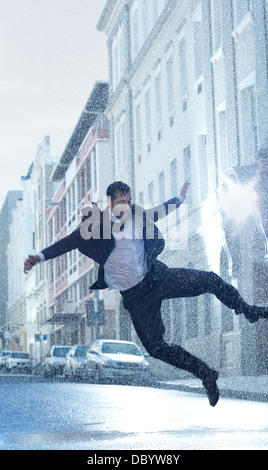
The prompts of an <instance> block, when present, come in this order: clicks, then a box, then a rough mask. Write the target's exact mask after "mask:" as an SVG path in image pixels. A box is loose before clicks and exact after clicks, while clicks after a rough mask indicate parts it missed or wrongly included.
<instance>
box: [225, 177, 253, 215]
mask: <svg viewBox="0 0 268 470" xmlns="http://www.w3.org/2000/svg"><path fill="white" fill-rule="evenodd" d="M255 184H256V181H255V179H253V180H251V181H250V182H249V183H246V184H241V183H237V182H236V181H233V180H232V179H230V178H227V177H224V189H223V191H222V193H221V195H220V202H221V206H222V209H223V211H224V213H225V216H226V217H227V219H231V220H232V221H233V222H235V223H236V224H244V223H245V222H246V220H247V219H248V217H257V214H258V196H257V193H256V191H255Z"/></svg>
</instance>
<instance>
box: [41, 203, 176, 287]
mask: <svg viewBox="0 0 268 470" xmlns="http://www.w3.org/2000/svg"><path fill="white" fill-rule="evenodd" d="M180 204H181V202H180V200H179V199H178V198H176V197H175V198H172V199H169V200H168V201H166V202H165V203H164V204H161V205H159V206H155V207H153V208H152V209H149V210H145V209H144V208H142V207H141V206H137V205H135V204H133V205H132V206H131V211H132V214H135V212H139V214H141V215H142V217H143V239H144V248H145V251H146V255H147V265H148V270H149V272H150V273H151V274H152V276H153V278H154V279H156V280H161V279H163V277H164V275H165V271H166V269H167V267H166V266H165V264H164V263H162V262H160V261H158V260H157V259H156V258H157V256H158V255H159V254H160V253H161V252H162V251H163V249H164V246H165V241H164V239H163V236H162V234H161V232H160V230H159V229H158V227H157V226H156V225H155V223H154V222H157V220H158V219H159V218H162V217H164V216H166V215H167V214H168V213H170V212H171V210H174V209H175V208H177V207H179V206H180ZM96 207H97V211H98V214H97V215H98V217H96V218H92V211H90V210H89V211H88V214H87V216H86V217H84V218H83V220H82V224H81V226H80V227H78V228H77V229H76V230H74V231H73V232H72V233H71V234H70V235H68V236H67V237H64V238H62V239H61V240H59V241H57V242H56V243H54V244H53V245H51V246H49V247H47V248H45V249H44V250H42V253H43V255H44V257H45V259H46V260H49V259H53V258H56V257H57V256H60V255H62V254H64V253H67V252H68V251H71V250H75V249H76V248H77V249H78V250H79V251H80V252H81V253H83V254H84V255H86V256H88V257H89V258H91V259H93V260H94V261H95V262H96V263H98V264H99V271H98V280H97V281H96V282H95V283H94V284H93V285H92V286H91V287H90V288H91V289H106V288H107V287H108V286H107V285H106V283H105V281H104V264H105V262H106V260H107V259H108V257H109V255H110V254H111V252H112V250H113V248H114V237H113V234H112V225H113V224H112V223H111V230H110V236H109V237H107V234H106V238H104V235H103V233H104V232H103V221H104V219H105V217H106V216H107V213H108V212H107V211H108V208H107V209H105V210H104V211H103V212H102V211H101V210H100V209H99V208H98V206H95V208H94V210H96ZM137 208H138V209H139V210H138V211H137ZM106 219H107V218H106ZM87 220H90V222H91V223H90V224H88V225H87V229H88V234H89V236H88V237H85V236H82V235H81V233H82V234H83V232H82V230H81V227H82V225H83V224H85V223H87ZM94 224H95V226H96V225H98V224H99V234H100V236H99V237H96V238H93V236H91V233H92V231H93V228H94V227H93V226H94ZM148 224H151V226H152V231H151V236H150V238H148V232H147V229H148ZM95 228H96V227H95ZM146 235H147V236H146Z"/></svg>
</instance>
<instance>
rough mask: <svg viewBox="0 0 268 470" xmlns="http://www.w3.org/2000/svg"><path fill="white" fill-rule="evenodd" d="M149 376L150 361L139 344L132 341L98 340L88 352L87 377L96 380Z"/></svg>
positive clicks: (141, 379) (140, 378) (142, 379)
mask: <svg viewBox="0 0 268 470" xmlns="http://www.w3.org/2000/svg"><path fill="white" fill-rule="evenodd" d="M149 376H150V368H149V363H148V362H147V361H146V359H145V357H144V355H143V353H142V351H141V349H140V348H139V347H138V346H137V344H135V343H132V342H130V341H116V340H106V339H105V340H103V339H102V340H97V341H95V342H94V343H93V344H92V345H91V347H90V350H89V352H88V354H87V358H86V361H85V377H87V378H93V379H94V381H96V382H101V381H102V380H105V379H112V380H117V379H127V380H128V381H133V380H139V381H146V380H148V379H149Z"/></svg>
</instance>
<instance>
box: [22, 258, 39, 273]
mask: <svg viewBox="0 0 268 470" xmlns="http://www.w3.org/2000/svg"><path fill="white" fill-rule="evenodd" d="M40 261H41V258H40V256H38V255H34V256H33V255H29V258H27V259H26V260H25V261H24V271H23V272H24V273H25V274H28V272H29V271H31V269H32V267H33V266H34V265H35V264H36V263H39V262H40Z"/></svg>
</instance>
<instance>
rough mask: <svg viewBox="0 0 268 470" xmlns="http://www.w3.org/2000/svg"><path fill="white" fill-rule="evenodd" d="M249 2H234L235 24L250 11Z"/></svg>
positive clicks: (248, 0) (242, 0)
mask: <svg viewBox="0 0 268 470" xmlns="http://www.w3.org/2000/svg"><path fill="white" fill-rule="evenodd" d="M250 8H251V1H250V0H234V17H235V23H236V24H237V23H239V22H240V21H241V20H242V19H243V18H244V17H245V16H246V15H247V13H248V12H249V11H250Z"/></svg>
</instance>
